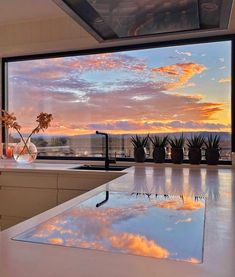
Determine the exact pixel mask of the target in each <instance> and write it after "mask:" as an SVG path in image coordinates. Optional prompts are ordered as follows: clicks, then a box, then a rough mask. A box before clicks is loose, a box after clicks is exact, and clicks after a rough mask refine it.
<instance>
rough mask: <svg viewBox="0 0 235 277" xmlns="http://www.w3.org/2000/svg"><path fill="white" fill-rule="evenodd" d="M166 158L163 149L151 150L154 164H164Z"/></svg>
mask: <svg viewBox="0 0 235 277" xmlns="http://www.w3.org/2000/svg"><path fill="white" fill-rule="evenodd" d="M165 158H166V151H165V148H164V147H155V148H154V150H153V161H154V162H155V163H164V162H165Z"/></svg>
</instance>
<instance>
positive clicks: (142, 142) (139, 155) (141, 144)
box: [131, 135, 149, 163]
mask: <svg viewBox="0 0 235 277" xmlns="http://www.w3.org/2000/svg"><path fill="white" fill-rule="evenodd" d="M148 138H149V136H145V137H143V138H142V137H141V136H138V135H135V137H133V136H132V137H131V143H132V145H133V146H134V159H135V162H137V163H143V162H144V161H145V159H146V154H145V147H146V145H147V143H148Z"/></svg>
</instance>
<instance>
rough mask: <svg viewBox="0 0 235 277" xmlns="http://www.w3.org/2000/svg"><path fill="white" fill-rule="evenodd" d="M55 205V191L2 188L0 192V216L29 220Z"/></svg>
mask: <svg viewBox="0 0 235 277" xmlns="http://www.w3.org/2000/svg"><path fill="white" fill-rule="evenodd" d="M56 205H57V191H56V190H55V189H54V190H53V189H38V188H36V189H35V188H20V187H5V186H2V187H1V190H0V215H5V216H15V217H24V218H30V217H32V216H34V215H36V214H39V213H42V212H44V211H46V210H48V209H50V208H53V207H55V206H56Z"/></svg>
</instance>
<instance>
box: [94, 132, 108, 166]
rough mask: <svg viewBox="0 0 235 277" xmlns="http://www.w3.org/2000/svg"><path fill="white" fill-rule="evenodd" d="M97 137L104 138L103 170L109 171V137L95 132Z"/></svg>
mask: <svg viewBox="0 0 235 277" xmlns="http://www.w3.org/2000/svg"><path fill="white" fill-rule="evenodd" d="M96 134H97V135H102V136H105V169H106V170H108V169H109V136H108V134H107V133H102V132H99V131H96Z"/></svg>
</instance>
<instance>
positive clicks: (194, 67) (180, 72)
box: [152, 63, 206, 89]
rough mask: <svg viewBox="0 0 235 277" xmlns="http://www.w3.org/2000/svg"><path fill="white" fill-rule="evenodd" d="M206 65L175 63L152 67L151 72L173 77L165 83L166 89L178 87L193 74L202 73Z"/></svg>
mask: <svg viewBox="0 0 235 277" xmlns="http://www.w3.org/2000/svg"><path fill="white" fill-rule="evenodd" d="M204 70H206V67H205V66H204V65H201V64H197V63H177V64H172V65H168V66H163V67H157V68H153V69H152V72H154V73H160V74H163V75H164V76H166V77H173V81H171V82H167V83H166V84H165V88H166V89H175V88H180V87H182V86H183V85H185V84H186V83H187V82H188V80H189V79H191V78H192V77H193V76H194V75H196V74H200V73H202V72H203V71H204Z"/></svg>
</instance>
